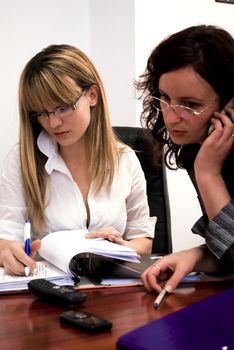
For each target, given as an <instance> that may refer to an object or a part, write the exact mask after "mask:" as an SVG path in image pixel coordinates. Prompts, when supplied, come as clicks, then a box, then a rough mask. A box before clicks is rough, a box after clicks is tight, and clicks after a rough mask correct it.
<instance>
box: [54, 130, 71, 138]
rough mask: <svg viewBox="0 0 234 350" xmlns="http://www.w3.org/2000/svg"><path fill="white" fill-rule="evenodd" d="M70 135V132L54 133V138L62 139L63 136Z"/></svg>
mask: <svg viewBox="0 0 234 350" xmlns="http://www.w3.org/2000/svg"><path fill="white" fill-rule="evenodd" d="M68 133H69V131H60V132H55V133H54V136H56V137H62V136H65V135H67V134H68Z"/></svg>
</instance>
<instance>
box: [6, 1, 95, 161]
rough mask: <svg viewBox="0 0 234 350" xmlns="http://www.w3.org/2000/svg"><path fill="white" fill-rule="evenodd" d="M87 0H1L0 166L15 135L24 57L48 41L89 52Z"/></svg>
mask: <svg viewBox="0 0 234 350" xmlns="http://www.w3.org/2000/svg"><path fill="white" fill-rule="evenodd" d="M89 14H90V8H89V1H86V0H66V1H64V0H40V1H35V0H20V1H18V0H0V47H1V56H0V77H1V81H0V122H1V128H0V140H1V150H0V167H1V165H2V162H3V159H4V157H5V155H6V153H7V152H8V150H9V147H10V146H11V145H12V144H13V143H15V142H16V140H17V139H18V101H17V93H18V80H19V75H20V73H21V71H22V69H23V67H24V65H25V64H26V63H27V61H28V60H29V59H30V58H31V57H32V56H33V55H34V54H36V53H37V52H38V51H40V50H41V49H42V48H44V47H46V46H48V45H50V44H62V43H68V44H72V45H77V46H79V47H80V48H81V49H82V50H84V51H85V52H86V53H88V54H89V53H90V22H89V18H90V16H89Z"/></svg>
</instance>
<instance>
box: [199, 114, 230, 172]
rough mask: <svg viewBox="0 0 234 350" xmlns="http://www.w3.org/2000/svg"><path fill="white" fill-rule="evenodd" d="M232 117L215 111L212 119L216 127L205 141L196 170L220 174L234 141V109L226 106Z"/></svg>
mask: <svg viewBox="0 0 234 350" xmlns="http://www.w3.org/2000/svg"><path fill="white" fill-rule="evenodd" d="M224 110H225V111H226V112H228V113H229V115H230V116H231V117H230V118H229V117H228V116H227V115H225V114H223V113H219V112H215V113H214V116H215V118H212V119H211V122H212V124H213V125H214V127H215V129H214V131H213V132H212V133H211V135H210V136H208V137H207V138H206V140H205V141H204V142H203V144H202V146H201V148H200V150H199V152H198V154H197V157H196V160H195V164H194V167H195V171H196V170H197V171H198V172H202V173H203V175H205V174H209V175H212V176H217V175H219V174H220V172H221V169H222V165H223V162H224V160H225V158H226V157H227V155H228V154H229V152H230V150H231V148H232V146H233V142H234V109H233V108H230V107H225V108H224Z"/></svg>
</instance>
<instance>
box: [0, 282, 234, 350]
mask: <svg viewBox="0 0 234 350" xmlns="http://www.w3.org/2000/svg"><path fill="white" fill-rule="evenodd" d="M194 286H195V285H193V286H191V285H190V287H194ZM231 286H233V284H230V283H224V284H218V283H216V284H215V283H213V284H200V285H196V286H195V287H196V290H195V291H192V292H190V293H186V294H184V293H175V294H171V295H169V296H167V297H166V298H165V300H164V301H163V303H162V304H161V305H160V307H159V309H158V310H154V308H153V301H154V299H155V294H149V293H146V292H145V289H144V287H139V286H138V287H127V288H110V289H96V290H89V291H86V293H87V296H88V298H87V301H86V302H84V303H83V304H81V305H80V306H79V307H77V309H80V310H85V311H88V312H91V313H95V314H97V315H99V316H101V317H103V318H107V319H108V320H110V321H111V322H112V323H113V328H112V331H109V332H104V333H99V334H91V335H90V334H86V333H83V332H81V331H80V330H78V329H76V328H73V327H72V326H68V325H64V324H62V323H60V321H59V315H60V313H61V312H63V311H66V310H69V308H62V307H58V306H51V305H48V304H47V303H45V302H43V301H41V300H39V299H37V297H35V296H34V295H32V294H29V293H25V294H11V295H0V345H1V349H2V350H16V349H17V350H25V349H27V350H29V349H33V350H60V349H65V350H114V349H115V346H116V341H117V339H118V338H119V336H121V335H122V334H124V333H126V332H129V331H131V330H133V329H134V328H136V327H139V326H142V325H144V324H145V323H147V322H150V321H153V320H156V319H159V318H161V317H163V316H165V315H167V314H169V313H171V312H173V311H176V310H179V309H182V308H183V307H185V306H187V305H190V304H192V303H195V302H197V301H199V300H201V299H204V298H206V297H208V296H210V295H213V294H216V293H218V292H219V291H221V290H224V289H227V288H228V287H231Z"/></svg>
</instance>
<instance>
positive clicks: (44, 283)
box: [28, 278, 87, 305]
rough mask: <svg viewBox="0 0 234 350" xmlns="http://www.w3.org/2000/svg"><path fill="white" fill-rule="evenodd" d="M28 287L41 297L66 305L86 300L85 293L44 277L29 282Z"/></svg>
mask: <svg viewBox="0 0 234 350" xmlns="http://www.w3.org/2000/svg"><path fill="white" fill-rule="evenodd" d="M28 289H29V290H30V291H32V292H33V293H35V294H36V295H38V296H39V297H41V298H43V299H45V300H47V301H49V302H52V303H57V304H58V303H60V304H65V305H77V304H80V303H82V302H83V301H85V300H86V298H87V296H86V294H84V293H81V292H77V291H74V290H73V289H70V288H67V287H64V286H59V285H57V284H55V283H52V282H50V281H48V280H46V279H44V278H38V279H35V280H31V281H30V282H28Z"/></svg>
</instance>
